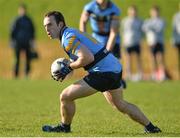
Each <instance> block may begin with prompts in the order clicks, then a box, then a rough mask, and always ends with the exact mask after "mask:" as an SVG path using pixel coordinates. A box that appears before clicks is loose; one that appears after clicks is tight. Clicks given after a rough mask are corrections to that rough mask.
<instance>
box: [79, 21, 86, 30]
mask: <svg viewBox="0 0 180 138" xmlns="http://www.w3.org/2000/svg"><path fill="white" fill-rule="evenodd" d="M79 30H80V31H81V32H86V23H85V22H84V21H81V22H80V25H79Z"/></svg>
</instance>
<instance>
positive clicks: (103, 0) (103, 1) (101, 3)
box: [96, 0, 107, 5]
mask: <svg viewBox="0 0 180 138" xmlns="http://www.w3.org/2000/svg"><path fill="white" fill-rule="evenodd" d="M96 2H97V3H98V4H99V5H104V4H105V3H106V2H107V0H96Z"/></svg>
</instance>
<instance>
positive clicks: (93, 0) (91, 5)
mask: <svg viewBox="0 0 180 138" xmlns="http://www.w3.org/2000/svg"><path fill="white" fill-rule="evenodd" d="M94 6H96V1H95V0H92V1H91V2H89V3H87V4H86V5H85V6H84V9H85V10H92V9H93V8H94Z"/></svg>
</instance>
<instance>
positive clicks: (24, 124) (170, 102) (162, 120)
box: [0, 79, 180, 137]
mask: <svg viewBox="0 0 180 138" xmlns="http://www.w3.org/2000/svg"><path fill="white" fill-rule="evenodd" d="M70 83H72V81H66V82H64V83H63V84H58V83H57V82H55V81H53V80H2V79H1V80H0V136H1V137H5V136H46V137H48V136H58V137H59V136H91V137H94V136H108V137H110V136H117V137H119V136H180V131H179V130H180V125H179V124H180V115H179V114H180V106H179V105H180V93H179V92H180V85H179V81H175V82H173V81H171V82H169V81H167V82H164V83H153V82H140V83H130V82H129V83H128V89H127V90H126V91H125V92H124V97H125V99H127V100H128V101H129V102H132V103H134V104H136V105H138V106H139V107H140V108H141V109H142V110H143V111H144V113H145V114H146V115H147V116H148V117H149V118H150V120H152V122H153V123H154V124H156V125H158V126H159V127H160V128H161V129H162V131H163V132H162V133H160V134H144V133H143V127H142V126H140V125H139V124H137V123H135V122H133V121H132V120H130V119H129V118H128V117H127V116H125V115H123V114H121V113H119V112H117V111H116V110H115V109H112V108H111V106H110V105H108V103H107V102H106V101H105V98H104V97H103V96H102V94H101V93H97V94H95V95H93V96H90V97H87V98H82V99H79V100H77V101H76V105H77V112H76V115H75V117H74V121H73V124H72V133H69V134H61V133H44V132H42V131H41V126H42V125H43V124H57V123H58V120H59V93H60V91H62V90H63V88H65V87H66V86H67V85H69V84H70Z"/></svg>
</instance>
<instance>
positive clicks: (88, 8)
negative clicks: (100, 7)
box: [84, 2, 93, 13]
mask: <svg viewBox="0 0 180 138" xmlns="http://www.w3.org/2000/svg"><path fill="white" fill-rule="evenodd" d="M92 8H93V2H90V3H88V4H86V5H85V6H84V11H86V12H88V13H92V11H93V9H92Z"/></svg>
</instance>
